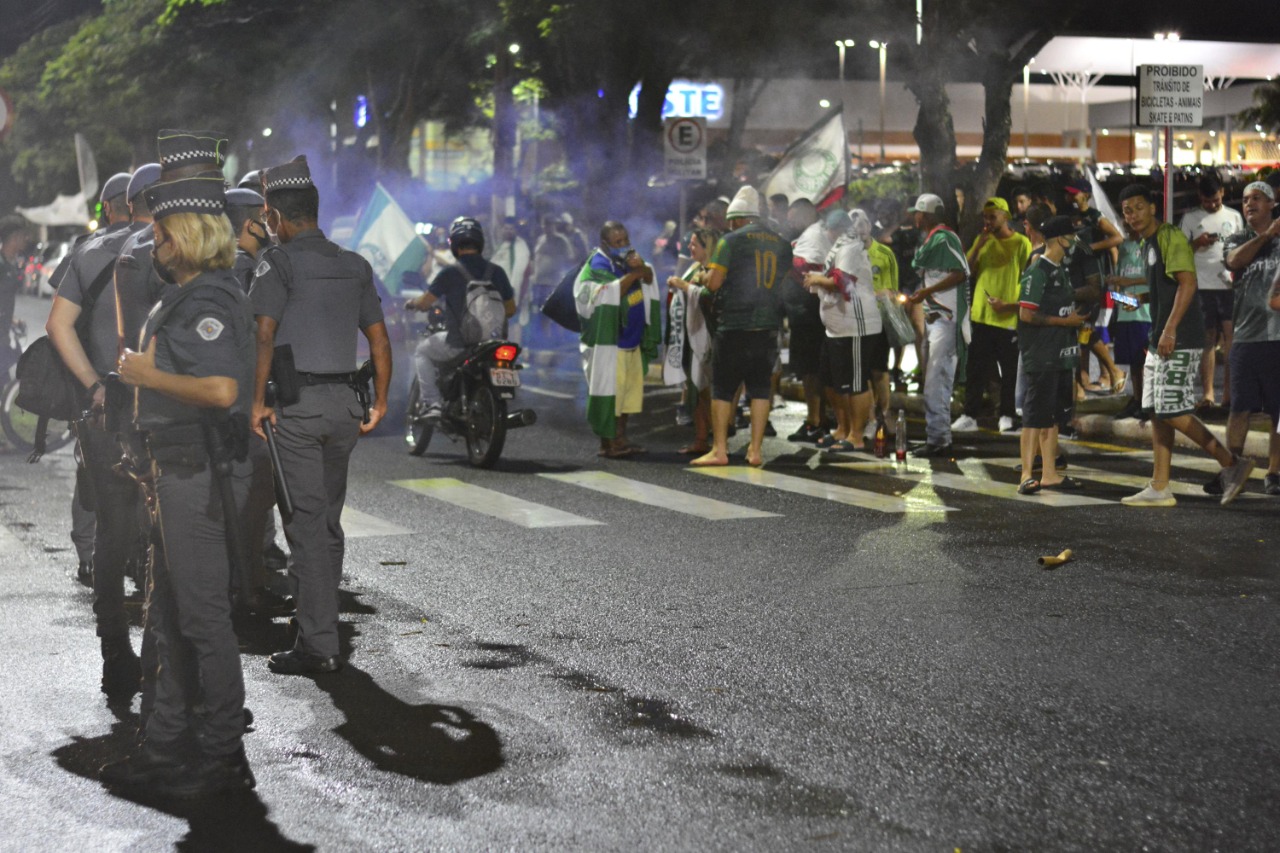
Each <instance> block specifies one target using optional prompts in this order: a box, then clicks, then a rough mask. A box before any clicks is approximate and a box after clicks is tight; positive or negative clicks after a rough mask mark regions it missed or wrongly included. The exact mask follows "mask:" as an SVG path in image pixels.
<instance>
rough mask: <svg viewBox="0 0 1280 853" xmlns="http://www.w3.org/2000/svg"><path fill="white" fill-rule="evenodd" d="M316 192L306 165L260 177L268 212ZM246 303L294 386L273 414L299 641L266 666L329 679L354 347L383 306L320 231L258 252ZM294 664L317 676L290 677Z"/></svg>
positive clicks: (362, 267) (365, 271)
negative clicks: (270, 329)
mask: <svg viewBox="0 0 1280 853" xmlns="http://www.w3.org/2000/svg"><path fill="white" fill-rule="evenodd" d="M313 186H314V185H313V184H312V183H311V177H310V172H309V171H308V169H307V165H306V161H305V160H298V161H294V162H291V163H286V164H284V165H283V166H278V167H275V168H271V169H267V170H266V171H265V173H264V178H263V187H264V189H265V191H266V196H267V205H268V208H270V206H271V201H272V193H273V192H274V191H277V190H287V189H305V188H310V187H313ZM250 298H251V299H252V301H253V310H254V313H255V314H256V315H258V316H259V317H269V318H271V319H272V320H274V321H275V322H276V323H277V324H278V325H277V328H276V335H275V344H276V347H277V348H279V347H281V346H286V345H288V346H290V347H291V348H292V350H293V360H294V364H295V366H296V368H297V371H298V376H299V380H300V381H299V384H300V385H301V389H300V398H299V400H298V402H296V403H293V404H290V405H285V406H279V407H278V408H277V411H276V416H277V426H276V430H277V436H278V439H279V448H280V458H281V463H282V465H283V467H284V471H285V474H286V476H287V478H288V481H289V489H290V492H291V494H292V497H293V513H292V514H291V515H290V516H289V517H288V518H285V519H284V529H285V536H286V537H287V539H288V541H289V548H290V551H291V552H292V557H291V559H290V564H289V571H290V576H291V579H292V581H293V584H294V588H295V596H296V599H297V626H298V638H297V641H296V644H295V646H294V649H293V651H292V652H291V653H289V652H285V653H279V654H277V655H273V656H272V659H271V665H272V668H273V669H275V670H276V671H279V672H299V671H332V670H333V669H335V668H337V666H339V662H338V661H337V655H338V584H339V582H340V580H341V578H342V560H343V551H344V539H343V533H342V524H341V516H342V506H343V503H344V502H345V500H346V490H347V463H348V459H349V457H350V456H351V451H352V450H353V449H354V447H355V444H356V439H357V437H358V435H359V428H360V423H361V420H362V418H363V409H362V407H361V405H360V403H359V401H358V400H357V398H356V395H355V392H354V391H353V388H352V385H353V382H354V374H353V371H354V370H355V367H356V339H357V332H358V331H359V330H365V329H368V328H369V327H370V326H373V325H375V324H379V323H381V322H383V314H382V306H381V305H380V303H379V300H378V294H377V291H376V290H375V289H374V284H373V270H372V268H371V267H370V266H369V263H368V262H367V261H366V260H365V259H364V258H362V257H360V256H359V255H357V254H355V253H354V252H349V251H346V250H344V249H341V248H339V247H338V246H337V245H335V244H334V243H332V242H330V241H329V240H327V239H325V236H324V234H323V233H321V231H320V230H319V229H314V230H308V231H303V232H301V233H299V234H297V235H296V236H294V237H293V239H291V240H289V242H287V243H284V244H282V245H280V246H278V247H270V248H268V249H266V250H265V251H263V253H262V254H261V255H260V257H259V264H258V268H257V272H256V274H255V276H254V280H253V286H252V289H251V291H250ZM299 661H302V662H304V663H307V664H308V665H310V664H322V665H323V667H324V668H323V669H319V670H317V669H314V668H312V669H306V670H299V669H296V668H290V667H291V665H292V664H295V663H297V662H299Z"/></svg>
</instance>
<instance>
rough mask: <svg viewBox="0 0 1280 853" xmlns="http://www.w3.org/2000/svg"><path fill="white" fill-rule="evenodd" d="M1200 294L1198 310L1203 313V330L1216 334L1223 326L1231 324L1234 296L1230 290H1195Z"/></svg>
mask: <svg viewBox="0 0 1280 853" xmlns="http://www.w3.org/2000/svg"><path fill="white" fill-rule="evenodd" d="M1196 293H1198V294H1200V309H1201V310H1202V311H1204V328H1205V331H1208V332H1216V331H1217V330H1218V329H1220V328H1222V326H1223V324H1225V323H1230V322H1231V312H1232V310H1233V309H1234V307H1235V302H1236V295H1235V292H1234V291H1230V290H1197V291H1196Z"/></svg>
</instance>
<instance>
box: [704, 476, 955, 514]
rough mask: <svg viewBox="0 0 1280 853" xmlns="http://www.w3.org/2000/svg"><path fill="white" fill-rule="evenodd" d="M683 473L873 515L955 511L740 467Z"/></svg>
mask: <svg viewBox="0 0 1280 853" xmlns="http://www.w3.org/2000/svg"><path fill="white" fill-rule="evenodd" d="M687 470H689V471H692V472H694V473H695V474H703V475H705V476H708V477H716V478H718V479H721V480H732V481H733V482H736V483H749V484H751V485H753V486H766V487H768V488H771V489H778V490H779V491H783V492H790V493H792V494H796V495H806V496H808V497H811V498H822V499H824V500H829V501H835V502H836V503H841V504H847V505H849V506H856V507H861V508H863V509H873V510H876V511H877V512H901V513H913V514H915V513H941V512H952V511H954V510H955V507H950V506H943V505H941V504H938V503H935V502H933V501H931V500H930V499H929V498H928V497H927V496H920V495H914V494H909V495H906V496H904V497H897V496H895V495H882V494H879V493H877V492H868V491H864V490H863V489H854V488H851V487H849V486H838V485H835V484H832V483H823V482H821V481H818V480H809V479H805V478H804V477H793V476H791V475H789V474H778V473H776V472H774V471H765V470H763V469H760V468H750V467H745V466H740V465H729V466H726V467H723V468H716V467H708V468H694V467H690V468H688V469H687Z"/></svg>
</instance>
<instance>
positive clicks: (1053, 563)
mask: <svg viewBox="0 0 1280 853" xmlns="http://www.w3.org/2000/svg"><path fill="white" fill-rule="evenodd" d="M1071 557H1072V554H1071V549H1070V548H1068V549H1066V550H1065V551H1063V552H1062V553H1061V554H1059V555H1058V556H1056V557H1041V558H1039V559H1038V560H1036V562H1037V563H1039V564H1040V565H1041V567H1043V568H1046V569H1056V568H1057V567H1058V566H1061V565H1062V564H1063V563H1069V562H1071Z"/></svg>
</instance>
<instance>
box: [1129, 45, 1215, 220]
mask: <svg viewBox="0 0 1280 853" xmlns="http://www.w3.org/2000/svg"><path fill="white" fill-rule="evenodd" d="M1137 109H1138V120H1137V124H1138V126H1139V127H1152V128H1156V127H1160V128H1164V219H1165V222H1171V221H1173V129H1174V128H1175V127H1200V126H1201V125H1202V124H1204V66H1203V65H1173V64H1169V65H1139V66H1138V103H1137Z"/></svg>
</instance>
